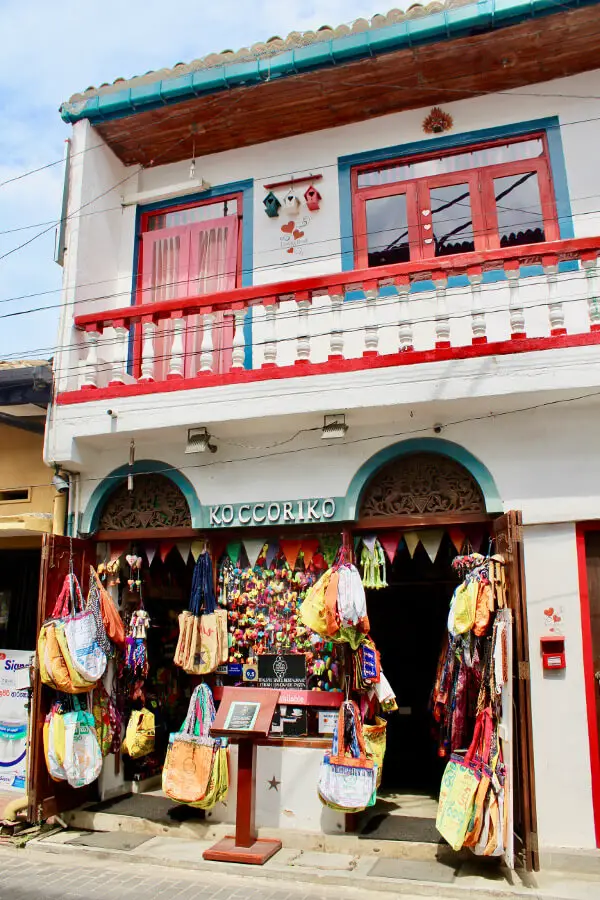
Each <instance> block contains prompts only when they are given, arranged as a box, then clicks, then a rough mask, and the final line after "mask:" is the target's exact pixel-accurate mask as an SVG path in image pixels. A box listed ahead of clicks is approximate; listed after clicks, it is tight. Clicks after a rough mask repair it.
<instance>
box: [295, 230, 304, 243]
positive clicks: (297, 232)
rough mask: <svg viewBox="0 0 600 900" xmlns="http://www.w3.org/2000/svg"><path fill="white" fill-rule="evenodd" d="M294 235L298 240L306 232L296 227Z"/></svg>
mask: <svg viewBox="0 0 600 900" xmlns="http://www.w3.org/2000/svg"><path fill="white" fill-rule="evenodd" d="M294 237H295V239H296V240H298V238H301V237H304V232H303V231H298V229H296V231H295V232H294Z"/></svg>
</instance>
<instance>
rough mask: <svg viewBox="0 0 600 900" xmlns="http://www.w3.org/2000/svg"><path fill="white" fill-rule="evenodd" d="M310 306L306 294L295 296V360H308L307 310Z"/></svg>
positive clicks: (302, 361)
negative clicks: (296, 332) (296, 334)
mask: <svg viewBox="0 0 600 900" xmlns="http://www.w3.org/2000/svg"><path fill="white" fill-rule="evenodd" d="M310 307H311V300H310V299H309V297H308V296H305V295H302V296H301V297H300V299H298V298H296V308H297V310H298V338H297V341H296V362H298V363H303V364H304V363H309V362H310V329H309V324H308V312H309V310H310Z"/></svg>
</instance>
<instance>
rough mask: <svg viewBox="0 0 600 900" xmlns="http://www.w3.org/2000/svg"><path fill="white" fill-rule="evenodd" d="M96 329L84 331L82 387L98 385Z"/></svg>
mask: <svg viewBox="0 0 600 900" xmlns="http://www.w3.org/2000/svg"><path fill="white" fill-rule="evenodd" d="M99 337H100V335H99V333H98V332H97V331H86V332H85V342H86V345H87V353H86V357H85V363H84V366H83V382H82V385H81V386H82V387H86V388H97V387H98V338H99Z"/></svg>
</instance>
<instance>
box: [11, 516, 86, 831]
mask: <svg viewBox="0 0 600 900" xmlns="http://www.w3.org/2000/svg"><path fill="white" fill-rule="evenodd" d="M71 551H72V554H73V571H74V572H75V575H76V576H77V578H78V579H79V583H80V585H81V590H82V592H83V594H84V596H85V595H86V594H87V588H88V582H89V567H90V565H94V564H95V562H96V556H95V552H96V551H95V545H94V544H93V543H92V542H91V541H81V540H78V539H77V538H68V537H62V536H59V535H54V534H45V535H44V538H43V543H42V562H41V572H40V593H39V600H38V617H37V633H38V634H39V630H40V628H41V626H42V623H43V622H44V621H45V620H46V619H47V618H49V616H50V614H51V612H52V610H53V608H54V604H55V602H56V598H57V596H58V594H59V592H60V589H61V587H62V583H63V581H64V578H65V576H66V575H67V574H68V572H69V557H70V554H71ZM54 694H55V691H53V690H51V689H50V688H48V687H46V685H44V684H42V681H41V679H40V673H39V664H38V662H37V659H36V664H35V677H34V679H33V697H32V717H31V735H30V742H29V760H28V773H27V775H28V779H27V780H28V797H29V810H28V813H29V820H30V821H31V822H40V821H42V820H43V819H47V818H48V816H52V815H55V814H56V813H60V812H61V811H62V810H67V809H74V808H75V807H77V806H79V805H80V804H81V803H83V802H85V801H86V800H92V799H96V794H97V783H96V782H94V783H93V784H91V785H89V787H86V788H80V789H75V788H72V787H70V786H69V785H68V784H67V783H66V782H57V781H53V780H52V779H51V778H50V776H49V774H48V770H47V768H46V760H45V758H44V741H43V728H44V720H45V718H46V715H47V713H48V711H49V709H50V705H51V703H52V700H53V698H54Z"/></svg>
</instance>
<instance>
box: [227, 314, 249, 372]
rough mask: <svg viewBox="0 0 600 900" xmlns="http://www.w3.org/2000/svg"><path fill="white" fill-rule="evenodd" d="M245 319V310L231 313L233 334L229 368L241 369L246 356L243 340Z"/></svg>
mask: <svg viewBox="0 0 600 900" xmlns="http://www.w3.org/2000/svg"><path fill="white" fill-rule="evenodd" d="M245 319H246V310H245V309H236V310H234V313H233V322H234V329H235V330H234V334H233V344H232V347H233V352H232V354H231V368H232V369H243V368H244V360H245V354H246V342H245V339H244V322H245Z"/></svg>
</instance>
